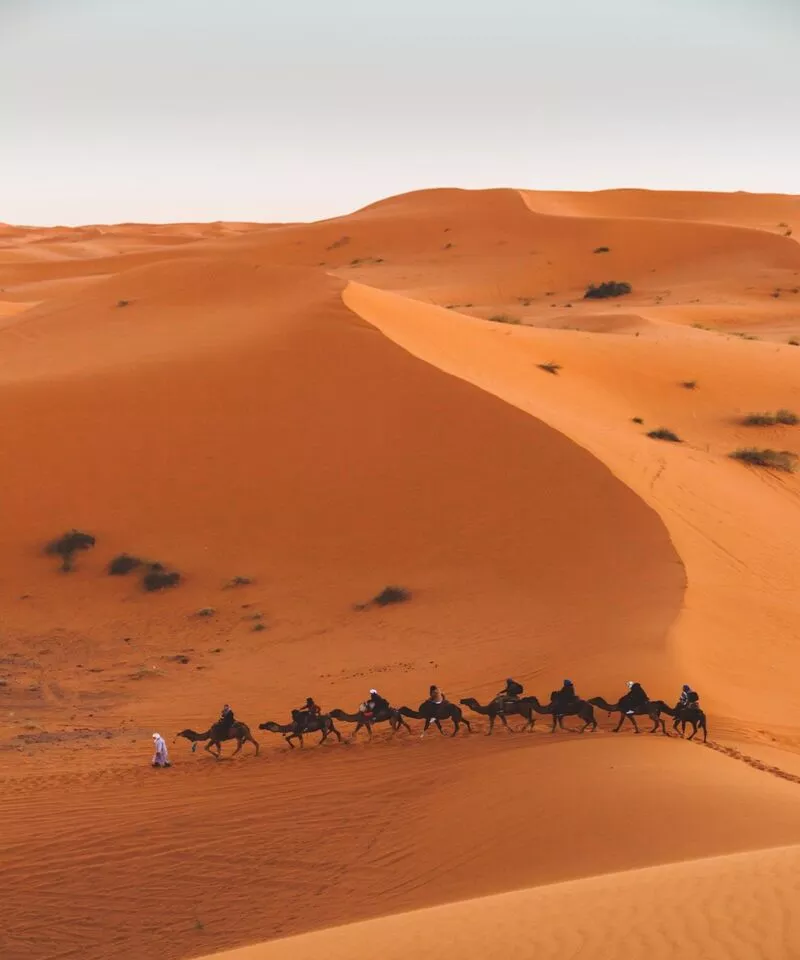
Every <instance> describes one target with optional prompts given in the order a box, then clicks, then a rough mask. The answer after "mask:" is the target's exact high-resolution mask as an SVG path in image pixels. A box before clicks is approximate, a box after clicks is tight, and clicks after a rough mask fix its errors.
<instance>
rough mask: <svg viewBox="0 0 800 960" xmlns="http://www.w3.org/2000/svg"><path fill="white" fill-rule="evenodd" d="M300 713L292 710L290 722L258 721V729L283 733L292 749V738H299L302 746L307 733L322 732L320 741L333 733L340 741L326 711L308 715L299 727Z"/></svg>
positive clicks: (340, 739)
mask: <svg viewBox="0 0 800 960" xmlns="http://www.w3.org/2000/svg"><path fill="white" fill-rule="evenodd" d="M301 713H302V711H301V710H292V722H291V723H275V721H274V720H267V722H266V723H259V725H258V729H259V730H269V732H270V733H280V734H283V739H284V740H285V741H286V742H287V743H288V744H289V746H290V747H291V748H292V750H294V744H293V743H292V740H299V741H300V746H301V747H302V746H303V737H304V735H305V734H307V733H316V732H317V731H319V733H321V734H322V736H321V737H320V741H319V742H320V743H325V741H326V740H327V739H328V737H329V736H330V735H331V734H333V735H334V736H335V737H336V739H337V740H338V741H339V743H341V742H342V735H341V733H339V731H338V730H337V729H336V727H335V725H334V723H333V720H331V718H330V716H329V715H328V714H327V713H321V714H320V715H319V716H318V717H310V718H308V719H307V720H306V723H305V726H304V727H303V728H302V730H301V728H300V720H299V715H300V714H301Z"/></svg>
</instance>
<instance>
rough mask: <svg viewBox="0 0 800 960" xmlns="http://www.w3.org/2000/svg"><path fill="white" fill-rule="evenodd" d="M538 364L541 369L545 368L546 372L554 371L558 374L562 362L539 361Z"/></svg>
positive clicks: (553, 372) (554, 373)
mask: <svg viewBox="0 0 800 960" xmlns="http://www.w3.org/2000/svg"><path fill="white" fill-rule="evenodd" d="M536 366H537V367H538V368H539V369H540V370H544V372H545V373H552V374H553V375H556V374H558V371H559V370H560V369H561V364H560V363H537V364H536Z"/></svg>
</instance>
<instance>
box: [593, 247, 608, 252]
mask: <svg viewBox="0 0 800 960" xmlns="http://www.w3.org/2000/svg"><path fill="white" fill-rule="evenodd" d="M592 253H611V247H595V248H594V250H592Z"/></svg>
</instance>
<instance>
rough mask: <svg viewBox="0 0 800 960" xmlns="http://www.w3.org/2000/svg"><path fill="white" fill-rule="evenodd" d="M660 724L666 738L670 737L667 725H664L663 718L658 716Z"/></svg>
mask: <svg viewBox="0 0 800 960" xmlns="http://www.w3.org/2000/svg"><path fill="white" fill-rule="evenodd" d="M658 722H659V723H660V724H661V732H662V733H663V734H664V736H665V737H668V736H669V734H668V733H667V725H666V723H664V718H663V717H662V716H661V714H659V715H658Z"/></svg>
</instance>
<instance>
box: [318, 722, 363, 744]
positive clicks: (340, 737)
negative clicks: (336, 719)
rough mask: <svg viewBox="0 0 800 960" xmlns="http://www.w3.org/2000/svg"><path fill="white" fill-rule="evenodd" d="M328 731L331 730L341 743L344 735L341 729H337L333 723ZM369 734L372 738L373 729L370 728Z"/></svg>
mask: <svg viewBox="0 0 800 960" xmlns="http://www.w3.org/2000/svg"><path fill="white" fill-rule="evenodd" d="M367 729H369V728H367ZM328 732H329V733H332V734H333V735H334V736H335V737H336V739H337V740H338V741H339V743H341V742H342V735H341V733H339V731H338V730H337V729H336V727H334V725H333V724H331V728H330V730H329V731H328ZM369 735H370V738H372V731H371V730H370V733H369Z"/></svg>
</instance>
